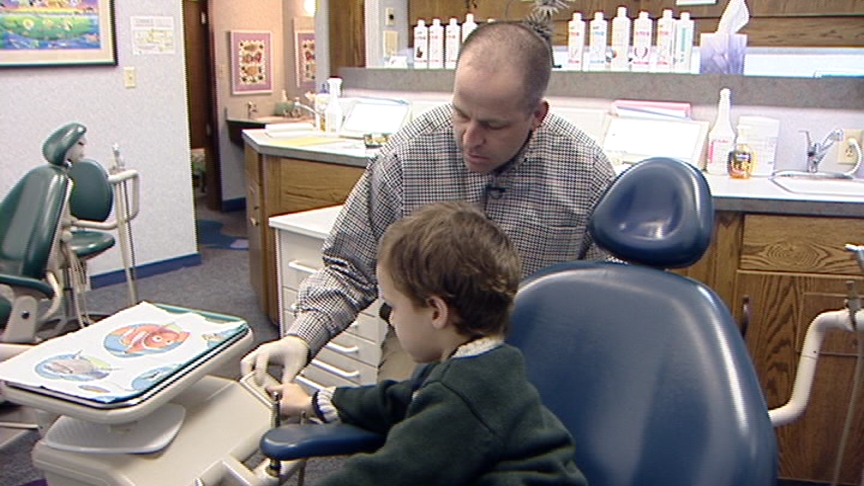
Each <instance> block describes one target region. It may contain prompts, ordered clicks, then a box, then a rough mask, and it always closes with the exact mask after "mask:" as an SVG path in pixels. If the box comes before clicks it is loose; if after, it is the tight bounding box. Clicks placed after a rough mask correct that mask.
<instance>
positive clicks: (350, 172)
mask: <svg viewBox="0 0 864 486" xmlns="http://www.w3.org/2000/svg"><path fill="white" fill-rule="evenodd" d="M245 164H246V171H245V173H246V198H247V199H246V211H247V215H248V220H247V224H246V225H247V229H248V237H249V276H250V280H251V282H250V283H251V285H252V288H253V289H254V290H255V293H256V294H257V295H258V303H259V305H260V306H261V308H262V309H263V310H264V311H265V312H266V313H267V315H268V316H269V317H270V319H271V320H272V321H273V322H278V321H279V309H278V293H277V292H278V286H277V278H276V245H275V237H274V233H273V229H272V228H270V227H269V226H268V225H267V220H268V219H269V218H270V217H271V216H276V215H279V214H286V213H294V212H298V211H306V210H308V209H316V208H323V207H327V206H333V205H337V204H342V203H343V202H345V198H346V197H348V193H349V192H351V189H352V188H353V187H354V184H355V183H356V182H357V180H358V179H359V178H360V176H361V175H362V174H363V168H362V167H353V166H347V165H339V164H330V163H324V162H313V161H310V160H302V159H295V158H286V157H278V156H272V155H263V154H260V153H258V152H256V151H255V150H254V149H253V148H251V147H250V146H249V145H247V146H246V148H245Z"/></svg>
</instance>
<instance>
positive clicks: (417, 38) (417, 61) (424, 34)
mask: <svg viewBox="0 0 864 486" xmlns="http://www.w3.org/2000/svg"><path fill="white" fill-rule="evenodd" d="M428 67H429V27H426V22H425V21H424V20H423V19H420V20H418V21H417V26H416V27H414V69H426V68H428Z"/></svg>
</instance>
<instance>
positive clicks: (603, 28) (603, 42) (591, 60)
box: [588, 12, 609, 71]
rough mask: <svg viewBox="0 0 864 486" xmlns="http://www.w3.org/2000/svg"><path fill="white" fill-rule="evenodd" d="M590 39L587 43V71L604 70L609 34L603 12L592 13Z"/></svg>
mask: <svg viewBox="0 0 864 486" xmlns="http://www.w3.org/2000/svg"><path fill="white" fill-rule="evenodd" d="M590 29H591V37H590V39H589V41H588V70H589V71H605V70H606V48H607V38H608V33H609V23H608V22H607V21H606V20H605V19H604V18H603V12H594V20H592V21H591V22H590Z"/></svg>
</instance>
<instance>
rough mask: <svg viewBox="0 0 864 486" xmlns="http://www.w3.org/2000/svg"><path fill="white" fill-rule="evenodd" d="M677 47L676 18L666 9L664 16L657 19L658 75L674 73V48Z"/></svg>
mask: <svg viewBox="0 0 864 486" xmlns="http://www.w3.org/2000/svg"><path fill="white" fill-rule="evenodd" d="M674 46H675V18H674V17H672V10H670V9H668V8H667V9H664V10H663V16H662V17H660V18H659V19H657V46H656V48H655V49H654V51H655V53H656V54H657V62H656V63H655V67H654V71H655V72H658V73H668V72H672V63H673V61H674V59H673V48H674Z"/></svg>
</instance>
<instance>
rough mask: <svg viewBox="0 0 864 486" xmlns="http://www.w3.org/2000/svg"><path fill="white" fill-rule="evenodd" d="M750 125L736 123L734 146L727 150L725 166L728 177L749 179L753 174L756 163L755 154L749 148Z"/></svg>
mask: <svg viewBox="0 0 864 486" xmlns="http://www.w3.org/2000/svg"><path fill="white" fill-rule="evenodd" d="M749 132H750V127H748V126H746V125H738V138H737V139H736V140H735V148H734V149H733V150H732V151H731V152H729V158H728V159H727V168H728V170H729V177H731V178H733V179H749V178H750V175H751V174H753V166H754V165H756V155H755V154H754V153H753V150H752V149H751V148H750V145H748V144H749V143H750V141H749V139H748V138H749Z"/></svg>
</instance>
